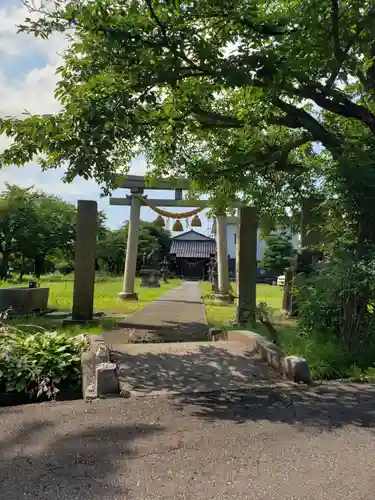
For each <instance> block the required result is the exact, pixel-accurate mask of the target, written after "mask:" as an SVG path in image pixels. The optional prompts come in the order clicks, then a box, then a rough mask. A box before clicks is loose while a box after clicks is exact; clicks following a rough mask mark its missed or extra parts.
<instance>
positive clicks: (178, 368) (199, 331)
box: [104, 282, 280, 396]
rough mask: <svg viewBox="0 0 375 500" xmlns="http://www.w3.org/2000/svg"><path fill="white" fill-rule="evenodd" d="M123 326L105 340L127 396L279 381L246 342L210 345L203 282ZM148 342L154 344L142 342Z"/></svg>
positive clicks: (237, 387)
mask: <svg viewBox="0 0 375 500" xmlns="http://www.w3.org/2000/svg"><path fill="white" fill-rule="evenodd" d="M121 327H122V328H121V329H117V330H115V331H110V332H106V333H105V334H104V340H105V341H106V342H107V344H108V345H109V348H110V350H111V358H112V360H113V361H114V362H115V363H116V364H117V367H118V375H119V382H120V388H121V390H122V391H123V393H131V394H132V395H137V396H140V395H141V396H146V395H152V396H155V395H160V394H170V395H171V394H186V393H195V394H198V393H207V392H221V391H224V392H225V391H238V390H244V389H248V388H249V387H254V386H255V385H259V384H265V383H268V384H269V383H270V382H272V383H278V382H280V377H279V375H278V374H276V373H275V372H274V371H273V370H272V369H271V368H270V367H269V366H268V365H267V364H266V363H264V362H262V361H261V360H260V359H259V357H258V356H257V355H254V354H252V353H249V352H248V348H247V347H246V346H245V345H244V344H242V343H237V342H208V341H207V333H208V325H207V318H206V312H205V309H204V305H203V302H202V298H201V292H200V287H199V283H194V282H186V283H183V284H182V285H181V286H180V287H178V288H176V289H175V290H172V291H170V292H168V293H166V294H165V295H163V296H162V297H160V298H158V299H157V300H155V301H154V302H152V303H151V304H149V305H148V306H146V307H145V308H144V309H142V310H140V311H137V312H136V313H134V314H132V315H131V316H130V317H129V318H127V319H126V322H124V323H122V324H121ZM144 338H148V339H149V341H148V342H145V343H139V341H140V340H141V339H144ZM137 340H138V343H134V341H137ZM132 342H133V343H132Z"/></svg>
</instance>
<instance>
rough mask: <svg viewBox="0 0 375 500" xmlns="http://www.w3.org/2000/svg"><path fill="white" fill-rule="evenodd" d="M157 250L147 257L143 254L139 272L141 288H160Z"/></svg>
mask: <svg viewBox="0 0 375 500" xmlns="http://www.w3.org/2000/svg"><path fill="white" fill-rule="evenodd" d="M158 253H159V252H158V250H156V249H154V250H152V251H151V252H150V253H149V254H148V255H146V254H143V262H142V267H141V270H140V272H139V274H140V276H141V286H142V287H149V288H159V287H160V275H161V271H160V269H159V259H158Z"/></svg>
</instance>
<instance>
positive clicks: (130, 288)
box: [118, 187, 143, 300]
mask: <svg viewBox="0 0 375 500" xmlns="http://www.w3.org/2000/svg"><path fill="white" fill-rule="evenodd" d="M130 192H131V193H132V197H131V202H130V218H129V226H128V241H127V244H126V256H125V268H124V284H123V289H122V292H121V293H119V295H118V297H119V299H120V300H138V294H137V293H136V292H135V271H136V267H137V253H138V233H139V222H140V218H141V200H140V199H139V196H134V195H141V194H142V193H143V189H142V188H138V187H132V188H131V189H130Z"/></svg>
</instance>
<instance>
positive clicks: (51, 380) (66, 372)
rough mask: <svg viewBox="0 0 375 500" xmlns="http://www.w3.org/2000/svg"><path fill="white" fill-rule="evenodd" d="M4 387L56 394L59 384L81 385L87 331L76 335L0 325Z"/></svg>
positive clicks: (1, 382) (1, 384)
mask: <svg viewBox="0 0 375 500" xmlns="http://www.w3.org/2000/svg"><path fill="white" fill-rule="evenodd" d="M0 330H1V331H0V388H1V389H2V390H5V391H6V392H14V391H15V392H27V393H30V394H36V395H37V396H38V397H39V396H40V395H42V394H47V396H48V397H50V398H53V397H54V396H55V395H56V393H57V392H58V391H59V387H64V388H69V389H73V390H75V389H78V388H79V387H80V384H81V353H82V352H83V350H84V349H85V348H86V346H87V341H86V338H85V337H84V336H83V335H78V336H75V337H72V336H69V334H68V333H60V332H59V333H57V332H51V331H47V330H44V329H42V330H41V331H37V332H35V331H33V332H25V331H22V330H20V329H18V328H14V327H11V326H9V325H2V327H1V329H0Z"/></svg>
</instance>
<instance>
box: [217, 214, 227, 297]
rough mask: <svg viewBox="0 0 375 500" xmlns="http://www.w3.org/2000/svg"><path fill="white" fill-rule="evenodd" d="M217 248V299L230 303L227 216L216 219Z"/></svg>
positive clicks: (219, 216)
mask: <svg viewBox="0 0 375 500" xmlns="http://www.w3.org/2000/svg"><path fill="white" fill-rule="evenodd" d="M216 247H217V272H218V288H219V293H218V295H217V298H218V299H220V300H224V301H229V300H230V295H229V291H230V282H229V265H228V243H227V217H226V216H225V215H218V216H217V217H216Z"/></svg>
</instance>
